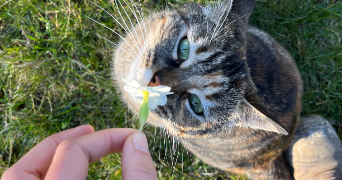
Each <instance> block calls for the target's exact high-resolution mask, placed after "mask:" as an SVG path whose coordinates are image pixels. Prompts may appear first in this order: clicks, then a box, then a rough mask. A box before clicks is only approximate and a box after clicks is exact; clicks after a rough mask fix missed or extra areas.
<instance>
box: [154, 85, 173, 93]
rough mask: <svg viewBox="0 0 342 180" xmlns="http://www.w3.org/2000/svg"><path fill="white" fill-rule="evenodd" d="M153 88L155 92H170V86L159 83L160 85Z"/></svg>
mask: <svg viewBox="0 0 342 180" xmlns="http://www.w3.org/2000/svg"><path fill="white" fill-rule="evenodd" d="M153 90H154V91H156V92H164V93H166V92H170V90H171V87H168V86H162V85H160V86H156V87H153ZM172 94H173V92H172Z"/></svg>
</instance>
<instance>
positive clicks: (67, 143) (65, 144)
mask: <svg viewBox="0 0 342 180" xmlns="http://www.w3.org/2000/svg"><path fill="white" fill-rule="evenodd" d="M76 145H77V144H76V142H75V141H74V140H72V139H68V140H64V141H62V142H61V143H59V144H58V146H57V149H56V151H60V150H63V151H69V150H71V149H73V148H75V147H76Z"/></svg>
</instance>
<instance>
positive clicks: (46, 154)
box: [2, 125, 94, 180]
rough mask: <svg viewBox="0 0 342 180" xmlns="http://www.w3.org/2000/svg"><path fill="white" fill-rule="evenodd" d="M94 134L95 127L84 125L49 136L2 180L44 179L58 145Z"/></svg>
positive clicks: (8, 171)
mask: <svg viewBox="0 0 342 180" xmlns="http://www.w3.org/2000/svg"><path fill="white" fill-rule="evenodd" d="M92 132H94V129H93V127H91V126H90V125H83V126H79V127H76V128H73V129H68V130H66V131H62V132H59V133H57V134H54V135H51V136H49V137H48V138H46V139H44V140H43V141H42V142H41V143H39V144H38V145H37V146H35V147H34V148H33V149H31V150H30V151H29V152H28V153H27V154H26V155H25V156H24V157H23V158H21V159H20V160H19V161H18V162H17V163H16V164H14V165H13V166H12V167H11V168H9V169H8V170H7V171H6V172H5V173H4V175H3V176H2V179H3V180H5V179H27V180H30V179H42V178H44V176H45V174H46V172H47V170H48V168H49V165H50V164H51V161H52V157H53V155H54V153H55V150H56V148H57V146H58V144H60V143H61V142H62V141H64V140H67V139H70V138H75V137H79V136H83V135H85V134H89V133H92Z"/></svg>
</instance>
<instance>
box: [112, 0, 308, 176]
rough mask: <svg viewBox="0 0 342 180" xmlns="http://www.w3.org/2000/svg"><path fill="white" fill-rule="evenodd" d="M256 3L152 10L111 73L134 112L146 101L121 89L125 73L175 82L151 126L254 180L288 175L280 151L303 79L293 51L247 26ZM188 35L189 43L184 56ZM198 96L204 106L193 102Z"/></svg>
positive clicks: (297, 108) (244, 1)
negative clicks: (184, 44) (198, 106)
mask: <svg viewBox="0 0 342 180" xmlns="http://www.w3.org/2000/svg"><path fill="white" fill-rule="evenodd" d="M253 4H254V1H247V0H241V1H234V2H232V1H228V2H225V3H223V4H221V5H218V6H215V7H208V8H207V7H203V6H201V5H197V4H189V5H185V6H183V7H180V8H177V9H175V10H167V11H163V12H160V13H155V14H152V15H151V16H149V17H148V18H147V19H146V20H144V21H143V22H142V23H141V24H138V25H137V26H136V27H135V30H133V31H131V32H130V33H129V35H128V36H127V37H126V38H125V40H124V41H123V42H121V44H120V46H119V48H118V49H117V51H116V53H115V60H114V64H115V66H114V73H113V76H114V78H115V79H116V83H117V85H118V87H119V89H120V90H121V92H122V95H123V100H124V101H125V102H127V104H128V107H129V108H130V109H131V110H132V111H133V112H134V113H136V114H138V111H139V107H140V103H141V100H137V99H134V98H133V97H132V96H130V95H129V94H128V93H126V92H125V91H124V89H123V86H124V85H125V83H124V82H123V81H122V78H131V79H134V80H136V81H138V82H139V83H140V84H141V85H142V86H147V85H149V83H150V82H151V81H153V80H154V79H155V78H156V77H158V79H160V80H161V84H162V85H166V86H170V87H171V91H172V92H174V94H173V95H168V102H167V104H166V105H164V106H158V107H157V109H156V110H154V111H151V113H150V117H149V119H148V123H150V124H152V125H155V126H158V127H163V128H165V129H166V130H167V131H168V132H169V133H170V134H171V135H173V136H177V137H179V139H180V140H181V142H182V144H183V145H184V146H186V147H187V148H188V149H189V150H190V151H191V152H193V153H194V154H196V155H197V156H198V157H199V158H201V159H202V160H203V161H205V162H207V163H209V164H211V165H213V166H215V167H218V168H220V169H223V170H227V171H231V172H235V173H247V174H248V175H249V177H251V178H255V179H291V178H292V175H291V173H290V171H289V169H288V168H287V167H286V163H285V162H284V160H283V157H282V153H283V151H284V150H285V149H286V147H287V146H288V144H289V142H290V140H291V138H292V136H293V134H294V131H295V129H296V125H297V123H298V116H299V112H300V106H301V103H300V99H301V92H302V82H301V78H300V74H299V72H298V70H297V68H296V65H295V63H294V61H293V60H292V58H291V56H290V55H289V53H288V52H287V51H286V50H285V49H284V48H283V47H281V46H280V45H279V44H278V43H277V42H276V41H275V40H274V39H273V38H271V37H270V36H268V35H267V34H265V33H263V32H262V31H260V30H258V29H255V28H249V27H248V24H247V22H248V18H249V15H250V13H251V11H252V9H253ZM184 39H186V41H188V42H189V44H190V45H189V53H188V56H186V59H183V60H182V58H181V57H180V56H179V55H178V53H179V51H180V49H179V44H180V43H181V42H183V40H184ZM193 95H195V98H197V99H198V100H199V101H200V107H202V109H203V111H200V112H198V111H195V110H194V109H193V106H192V105H193V104H191V105H190V103H192V102H190V101H191V100H192V99H191V98H190V97H191V96H193ZM197 105H198V104H197ZM285 134H288V135H285Z"/></svg>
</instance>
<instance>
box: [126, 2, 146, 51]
mask: <svg viewBox="0 0 342 180" xmlns="http://www.w3.org/2000/svg"><path fill="white" fill-rule="evenodd" d="M123 1H124V2H125V4H126V5H127V6H128V8H129V9H130V10H131V11H132V13H133V15H134V17H135V19H136V20H137V22H138V25H139V28H140V33H141V36H142V38H143V39H142V40H143V42H144V46H146V41H145V38H144V35H143V34H144V33H143V32H142V28H141V22H142V21H143V18H142V17H141V15H140V12H139V10H138V8H137V7H136V6H135V3H134V2H133V1H132V0H131V4H133V6H132V8H133V7H135V9H136V10H137V11H138V14H139V17H140V20H139V18H138V17H137V15H136V12H135V11H134V8H133V9H132V8H131V7H130V6H129V5H128V3H127V2H126V1H125V0H123ZM139 42H140V39H139Z"/></svg>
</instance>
